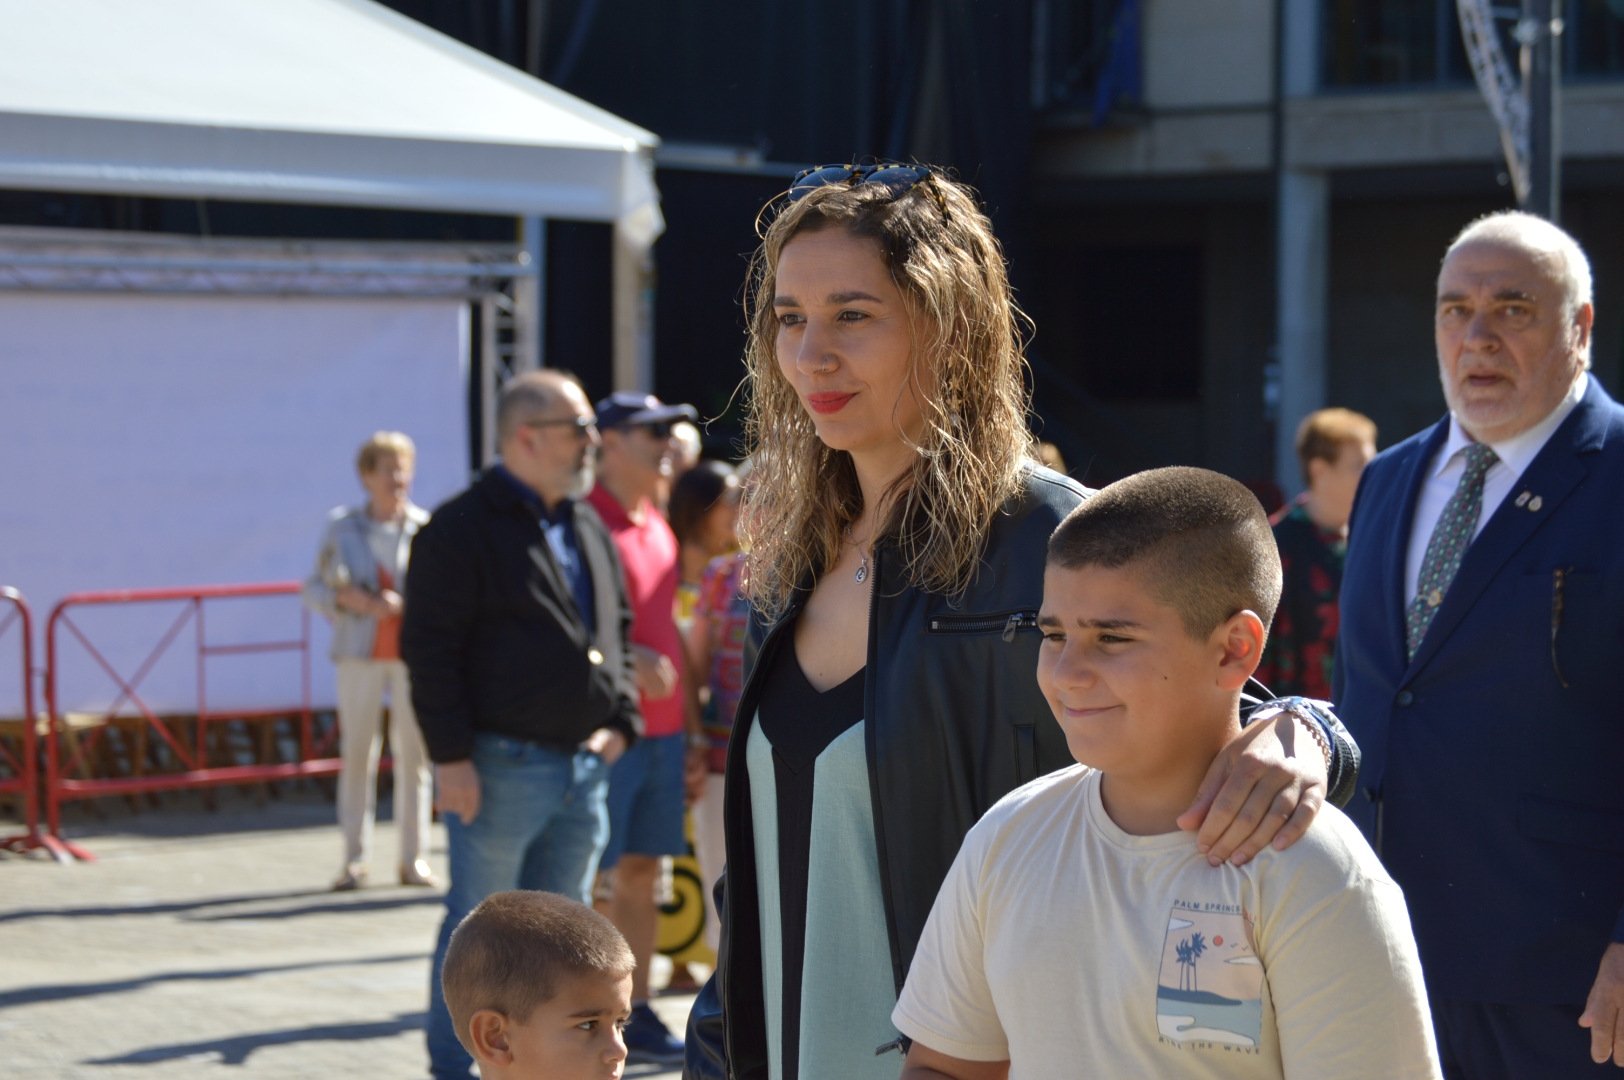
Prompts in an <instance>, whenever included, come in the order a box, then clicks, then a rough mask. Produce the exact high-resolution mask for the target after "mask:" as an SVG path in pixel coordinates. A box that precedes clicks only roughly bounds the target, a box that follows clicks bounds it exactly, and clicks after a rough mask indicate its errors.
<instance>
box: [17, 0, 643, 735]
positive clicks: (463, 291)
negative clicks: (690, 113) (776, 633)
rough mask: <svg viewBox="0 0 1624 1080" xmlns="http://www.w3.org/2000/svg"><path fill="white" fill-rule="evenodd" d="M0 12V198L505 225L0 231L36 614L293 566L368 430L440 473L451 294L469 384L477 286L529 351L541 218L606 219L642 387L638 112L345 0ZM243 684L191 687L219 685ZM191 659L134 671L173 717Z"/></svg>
mask: <svg viewBox="0 0 1624 1080" xmlns="http://www.w3.org/2000/svg"><path fill="white" fill-rule="evenodd" d="M0 27H3V28H4V29H3V30H0V188H14V189H23V190H33V191H40V190H48V191H64V192H83V193H93V194H110V195H145V196H155V197H166V198H193V199H224V200H245V201H257V202H276V203H307V204H316V205H348V206H365V207H383V208H398V209H418V210H439V211H455V212H470V213H486V214H503V215H514V216H516V217H519V218H521V219H523V222H524V226H523V228H522V230H521V233H522V238H521V242H520V244H519V245H518V246H517V247H516V248H515V247H512V246H502V245H471V244H463V245H438V246H435V245H422V244H416V245H400V244H362V243H344V244H320V243H299V242H247V241H232V240H225V239H220V238H213V239H209V238H184V237H158V236H154V235H153V234H128V233H126V234H109V233H90V232H87V231H83V230H69V229H51V230H42V229H9V230H7V229H0V385H4V386H6V387H7V390H6V392H4V393H0V405H3V406H4V408H5V409H7V410H8V411H9V413H10V415H11V416H12V417H13V420H12V421H9V422H8V423H7V424H5V425H0V451H3V453H0V460H4V461H7V462H9V463H10V465H9V467H8V468H6V469H0V583H4V584H9V585H16V586H18V587H20V588H22V590H23V591H24V593H25V594H26V595H28V597H29V599H30V600H31V601H32V602H33V604H34V605H35V608H36V615H37V618H38V621H39V622H41V623H43V621H44V617H45V614H46V611H47V610H48V609H49V607H50V606H51V605H52V604H54V603H55V602H56V600H57V599H59V598H60V597H61V596H62V595H63V594H64V593H66V592H70V591H78V590H85V589H107V588H141V587H149V586H158V587H161V586H176V585H194V584H201V583H207V582H242V581H252V580H266V579H270V578H289V577H298V576H302V575H303V574H304V573H305V572H306V571H307V569H308V564H309V562H310V560H311V559H312V558H313V557H314V544H315V540H316V536H317V534H318V532H319V528H320V525H321V518H322V514H323V512H324V511H326V510H327V509H328V508H329V507H331V506H332V505H333V504H334V503H335V502H338V501H341V500H350V501H353V500H354V498H355V497H356V496H357V495H358V494H359V491H358V489H357V488H356V486H355V481H354V474H353V465H352V456H351V455H352V454H353V448H354V447H355V446H356V445H358V444H359V442H360V441H361V439H362V438H364V437H365V436H366V435H367V434H370V433H371V432H372V431H374V430H377V429H378V428H397V429H404V430H407V431H408V433H409V434H411V435H413V436H414V438H416V439H417V442H418V455H419V461H418V477H419V483H418V492H417V494H418V495H419V498H420V501H422V502H424V503H426V504H427V505H430V506H432V505H434V503H435V502H437V501H438V500H439V499H441V498H443V497H445V496H446V495H448V494H450V493H451V492H452V491H454V490H455V489H456V488H457V487H458V486H459V485H460V484H461V483H462V482H463V479H464V477H465V475H466V472H465V469H466V463H467V460H468V439H467V435H468V426H467V416H468V414H467V410H466V407H465V400H464V398H463V395H462V394H461V393H460V392H459V388H460V387H461V386H465V385H466V382H465V381H464V380H466V377H467V370H468V364H469V362H470V360H471V357H470V356H469V353H468V345H469V341H468V316H467V301H468V299H469V298H481V297H483V298H484V305H485V306H484V309H483V310H484V312H485V316H486V317H485V318H484V319H483V320H482V321H483V325H484V331H485V334H484V338H485V340H484V341H483V342H482V343H481V344H480V347H479V348H478V349H477V350H476V351H477V353H482V354H483V359H484V361H485V363H484V364H483V368H484V372H485V375H486V379H487V381H486V384H485V385H486V388H487V390H489V389H493V388H494V387H493V384H494V381H495V378H496V374H497V365H496V364H495V363H493V361H494V360H495V359H496V354H497V352H498V351H499V346H498V343H497V342H496V337H495V325H496V323H497V321H498V320H497V319H496V318H495V317H494V316H495V315H496V314H497V309H498V307H500V308H502V309H503V310H504V311H507V312H510V313H511V317H512V319H513V328H514V337H515V339H516V340H515V342H514V343H513V354H512V357H511V360H510V363H509V365H507V366H510V367H511V368H513V369H523V368H529V367H532V366H535V365H536V364H537V363H540V362H541V361H542V355H541V341H542V335H541V333H540V326H541V323H542V320H543V318H544V311H543V303H542V298H543V297H544V295H545V290H544V289H543V288H542V281H541V275H542V273H543V272H544V266H545V263H544V260H543V258H542V256H543V254H544V247H543V238H544V235H545V234H544V229H545V221H546V219H547V218H565V219H575V220H594V221H604V222H612V223H613V224H614V225H615V230H614V235H615V303H614V309H615V310H614V318H615V326H614V358H615V359H614V381H615V384H616V385H617V386H621V387H632V386H647V385H649V383H650V382H651V381H652V370H653V368H652V334H651V330H650V327H649V325H648V320H649V317H650V316H649V307H650V305H648V303H647V293H646V284H647V281H648V280H649V274H650V273H651V260H650V249H651V245H652V243H653V241H654V239H655V237H656V236H657V235H658V234H659V232H660V231H661V230H662V228H663V221H662V220H661V217H660V210H659V195H658V192H657V190H656V188H655V186H654V182H653V173H652V153H653V149H654V147H655V145H656V143H657V140H656V139H655V138H654V136H653V135H651V134H650V133H648V132H647V131H644V130H642V129H641V128H638V127H636V126H634V125H632V124H629V123H626V122H625V121H623V120H620V119H618V118H616V117H614V116H612V115H610V114H608V113H606V112H604V111H603V110H601V109H598V108H596V107H594V106H592V105H589V104H587V103H585V102H583V101H580V100H578V99H576V98H573V97H571V96H570V95H568V94H565V93H563V92H562V91H559V90H557V89H556V88H554V87H551V86H548V85H546V84H545V83H542V82H540V81H538V80H536V79H533V78H531V77H529V76H527V75H525V74H523V73H522V72H519V71H516V70H514V69H512V68H509V67H507V66H506V65H503V64H501V63H499V62H497V61H495V60H493V59H491V58H489V57H487V56H485V55H484V54H482V53H480V52H478V51H476V50H473V49H470V48H467V47H465V46H463V45H461V44H459V43H458V42H456V41H454V40H452V39H450V38H448V37H445V36H444V35H441V34H439V33H437V32H435V31H433V30H430V29H428V28H426V27H424V26H421V25H419V24H417V23H415V22H413V21H411V20H410V19H407V18H405V17H403V16H400V15H398V14H396V13H395V12H392V11H390V10H389V9H387V8H384V7H382V6H380V5H378V4H375V3H371V2H370V0H144V2H142V3H139V4H135V3H129V2H127V0H50V2H49V3H43V4H42V3H38V2H35V0H0ZM499 287H506V288H508V289H509V290H510V291H511V294H512V296H511V303H510V302H509V299H508V298H507V297H506V296H502V295H498V294H497V292H496V290H497V289H498V288H499ZM110 294H117V295H110ZM503 317H504V318H506V317H507V316H506V315H504V316H503ZM484 397H485V400H486V402H487V403H488V402H489V401H490V399H491V397H492V395H491V394H490V393H486V394H485V395H484ZM487 426H488V425H487ZM114 621H115V622H117V625H112V624H109V625H108V626H107V627H105V628H104V629H105V631H106V633H107V634H108V635H109V636H108V637H107V638H106V639H105V640H104V639H101V638H98V640H97V644H98V647H101V648H102V649H103V651H104V654H105V655H106V656H107V658H108V659H109V660H110V661H111V662H112V663H113V664H114V665H115V666H116V667H118V668H119V669H120V670H122V671H124V672H125V673H128V672H129V671H131V670H132V669H133V668H135V667H137V666H138V665H139V663H140V661H141V658H142V657H144V656H145V655H146V654H147V652H148V650H149V649H150V648H151V646H152V642H153V640H154V637H153V634H152V632H151V630H152V627H151V626H148V625H146V622H145V621H144V620H143V619H140V618H136V617H135V616H134V615H133V614H132V615H131V617H130V619H128V620H124V621H122V622H120V621H118V620H114ZM259 629H261V628H259V627H258V616H255V615H254V614H253V613H252V612H248V613H245V614H242V615H241V616H240V617H236V618H225V619H224V621H218V620H217V621H214V622H211V623H210V634H211V636H212V635H214V634H215V633H221V634H223V635H225V637H226V638H228V639H229V638H238V639H241V640H250V639H253V638H256V637H258V636H263V635H262V634H260V633H259ZM9 647H10V646H9V645H8V646H7V650H6V651H5V652H4V655H0V716H3V715H7V714H10V713H12V712H13V710H12V708H11V705H12V701H13V699H14V698H15V696H16V694H15V689H16V688H15V685H14V684H15V682H16V676H15V674H14V670H13V664H12V663H11V661H10V659H9V656H10V652H9ZM36 655H37V656H39V655H43V653H36ZM182 659H183V658H180V659H177V660H176V663H181V660H182ZM74 662H75V663H77V664H78V665H79V667H80V668H81V669H84V670H88V669H85V668H84V665H85V663H86V661H85V660H84V658H83V657H80V658H79V659H78V660H77V661H74ZM327 671H328V667H327V665H326V664H325V663H320V662H318V664H317V665H316V676H317V686H316V695H317V698H318V704H320V703H322V699H327V700H330V697H329V691H328V687H329V686H330V682H329V681H328V678H327V677H326V674H327ZM262 677H263V672H260V673H251V672H248V671H246V670H245V671H243V672H241V673H240V674H239V673H234V672H232V671H230V670H222V671H220V672H218V673H216V675H211V680H212V679H215V678H219V679H221V680H223V683H222V684H221V685H220V686H219V693H220V695H221V700H222V702H231V703H238V704H244V705H246V704H251V703H253V702H255V701H259V700H260V699H262V698H263V697H264V696H265V694H266V693H268V691H266V690H265V689H264V687H263V686H262V685H261V680H262ZM190 678H191V676H188V675H187V674H186V669H185V665H184V663H181V667H180V668H176V669H174V670H169V669H167V668H165V667H164V666H162V665H160V667H159V668H157V669H154V671H153V672H152V674H151V677H150V678H149V681H148V688H149V689H150V690H151V692H152V694H153V695H154V697H152V698H149V699H148V700H149V703H151V704H154V706H155V707H159V708H164V707H170V708H174V709H179V710H183V711H184V710H185V709H186V707H187V704H188V703H189V701H190V700H191V697H192V692H191V690H190V689H189V687H190V682H189V679H190ZM65 692H67V693H68V694H69V698H70V700H66V701H64V702H63V706H64V708H99V707H104V706H105V705H106V704H107V703H109V701H110V699H111V697H112V696H114V695H113V694H112V690H111V688H105V687H101V688H98V687H97V686H95V685H94V684H93V681H92V680H76V686H75V688H74V689H73V690H72V691H71V692H69V691H65ZM215 693H216V691H215V689H214V683H213V682H211V689H210V694H211V700H212V698H213V695H214V694H215ZM277 704H282V702H277Z"/></svg>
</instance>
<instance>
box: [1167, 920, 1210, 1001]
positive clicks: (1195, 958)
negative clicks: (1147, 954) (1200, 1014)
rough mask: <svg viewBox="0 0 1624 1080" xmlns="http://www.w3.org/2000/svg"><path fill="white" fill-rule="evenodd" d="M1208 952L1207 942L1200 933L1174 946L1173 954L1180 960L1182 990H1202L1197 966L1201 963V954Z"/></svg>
mask: <svg viewBox="0 0 1624 1080" xmlns="http://www.w3.org/2000/svg"><path fill="white" fill-rule="evenodd" d="M1206 951H1207V942H1206V940H1205V939H1204V938H1203V937H1202V936H1201V935H1200V934H1199V933H1196V934H1191V935H1190V936H1189V937H1187V938H1185V939H1184V940H1183V941H1181V942H1179V943H1178V944H1177V945H1175V946H1173V952H1174V955H1175V956H1177V958H1178V963H1179V968H1180V971H1179V989H1180V990H1199V989H1201V984H1200V982H1199V981H1198V980H1197V978H1196V965H1197V964H1198V963H1199V962H1200V961H1201V954H1202V953H1204V952H1206Z"/></svg>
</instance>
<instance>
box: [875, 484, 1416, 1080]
mask: <svg viewBox="0 0 1624 1080" xmlns="http://www.w3.org/2000/svg"><path fill="white" fill-rule="evenodd" d="M1279 596H1280V560H1279V556H1278V554H1277V553H1276V550H1275V546H1274V540H1273V537H1272V536H1271V534H1270V531H1269V523H1268V520H1267V518H1265V516H1264V514H1263V508H1262V507H1261V506H1260V505H1259V504H1258V501H1257V499H1256V498H1255V497H1254V496H1253V495H1252V494H1251V492H1249V491H1247V489H1246V488H1245V487H1243V486H1242V485H1240V484H1239V483H1236V482H1235V481H1233V480H1230V479H1228V478H1226V477H1223V476H1220V475H1218V474H1217V473H1212V472H1207V471H1206V470H1202V469H1184V468H1179V469H1158V470H1155V471H1153V472H1148V473H1140V474H1138V475H1136V476H1132V477H1129V478H1128V479H1126V480H1123V481H1120V482H1119V483H1116V484H1112V485H1111V486H1110V487H1107V488H1106V489H1104V490H1103V491H1101V492H1100V493H1099V494H1097V495H1095V496H1094V497H1093V498H1091V499H1088V500H1087V501H1085V502H1084V503H1083V504H1082V505H1081V506H1079V507H1077V509H1076V510H1074V511H1073V512H1072V513H1071V514H1070V516H1068V517H1067V518H1066V520H1065V521H1063V522H1062V523H1061V525H1060V527H1059V528H1058V529H1057V530H1056V531H1055V534H1054V536H1053V538H1052V539H1051V540H1050V542H1049V557H1048V566H1047V569H1046V571H1045V575H1044V589H1043V607H1042V610H1041V612H1040V614H1039V625H1040V628H1041V629H1042V631H1043V634H1044V641H1043V645H1042V647H1041V652H1040V655H1039V660H1038V682H1039V684H1040V686H1041V687H1042V689H1043V694H1044V696H1045V698H1047V699H1048V702H1049V705H1050V707H1051V708H1052V709H1053V710H1054V714H1055V718H1056V719H1057V720H1058V721H1059V722H1060V726H1061V727H1062V729H1063V730H1064V731H1065V734H1066V741H1067V744H1068V745H1069V747H1070V748H1071V752H1072V754H1073V756H1074V757H1076V758H1077V760H1078V762H1080V764H1078V765H1076V766H1074V767H1072V768H1069V769H1064V770H1061V771H1060V772H1057V773H1053V774H1050V775H1049V776H1046V777H1042V778H1040V779H1038V780H1036V781H1034V782H1032V783H1030V784H1027V785H1026V786H1024V787H1022V788H1020V789H1018V790H1016V791H1014V792H1012V793H1011V794H1010V795H1008V796H1007V797H1005V798H1004V799H1003V800H1002V801H1000V802H999V803H998V804H997V805H996V806H994V807H993V808H992V809H991V810H990V811H988V813H987V814H986V816H985V817H983V818H982V820H981V821H980V822H979V823H978V824H977V825H976V826H975V827H974V828H973V829H972V830H971V831H970V833H969V836H968V837H966V839H965V842H964V846H963V847H962V848H961V850H960V851H959V855H958V859H957V861H956V862H955V863H954V865H953V869H952V870H951V871H950V872H949V874H948V877H947V880H946V882H945V883H944V884H943V886H942V891H941V893H940V894H939V895H938V897H937V899H936V905H935V907H934V909H933V910H932V912H931V915H930V919H929V922H928V923H927V924H926V927H925V931H924V935H923V937H922V938H921V940H920V943H919V948H918V951H917V952H916V953H915V955H914V960H913V966H912V968H911V969H910V971H909V973H908V981H907V985H906V986H905V987H904V989H903V992H902V996H901V999H900V1000H899V1001H898V1003H897V1007H896V1011H895V1013H894V1014H893V1017H892V1020H893V1022H894V1023H895V1024H896V1026H897V1029H898V1030H900V1031H901V1032H902V1033H903V1034H905V1035H906V1036H908V1037H909V1038H911V1039H912V1040H913V1047H912V1049H911V1050H910V1052H909V1054H908V1061H907V1066H906V1071H905V1072H904V1074H903V1076H904V1078H905V1080H927V1078H934V1077H950V1078H954V1080H991V1078H1003V1077H1012V1078H1017V1080H1027V1078H1044V1080H1047V1078H1050V1077H1056V1076H1077V1075H1087V1076H1090V1077H1100V1078H1116V1077H1123V1078H1128V1077H1133V1078H1138V1077H1145V1076H1156V1077H1183V1076H1191V1077H1196V1076H1199V1077H1290V1078H1297V1077H1313V1078H1315V1080H1336V1078H1343V1077H1346V1078H1350V1080H1351V1078H1354V1077H1358V1078H1369V1077H1382V1078H1384V1080H1394V1078H1412V1077H1414V1078H1428V1080H1431V1078H1436V1077H1438V1076H1439V1075H1440V1072H1439V1066H1438V1059H1437V1052H1436V1049H1435V1048H1434V1046H1433V1040H1432V1030H1431V1024H1430V1021H1429V1014H1428V1011H1427V1007H1426V992H1425V989H1424V987H1423V985H1422V979H1421V968H1420V962H1419V960H1418V959H1417V955H1416V948H1415V941H1414V939H1413V937H1412V935H1411V931H1410V923H1409V916H1408V913H1407V911H1406V909H1405V906H1404V897H1403V894H1402V893H1401V892H1400V891H1399V888H1398V886H1397V885H1395V884H1394V883H1393V881H1392V879H1391V878H1389V877H1388V876H1387V874H1386V873H1385V872H1384V871H1383V869H1382V866H1381V863H1380V862H1378V861H1377V859H1376V856H1375V854H1374V853H1373V852H1372V851H1371V850H1370V848H1369V846H1368V845H1367V844H1366V843H1365V842H1364V840H1363V838H1362V837H1361V836H1360V834H1359V832H1358V830H1357V829H1356V828H1355V827H1354V826H1353V825H1352V824H1351V823H1350V822H1349V821H1348V820H1347V819H1346V818H1345V817H1343V816H1342V814H1341V813H1339V812H1338V811H1337V810H1335V809H1333V808H1331V807H1326V808H1325V809H1323V810H1322V811H1321V812H1320V814H1319V816H1318V817H1317V818H1315V820H1314V824H1313V825H1312V826H1311V827H1310V828H1309V830H1308V833H1307V835H1306V836H1304V838H1303V839H1302V840H1301V841H1299V842H1298V843H1297V844H1295V845H1293V846H1291V847H1289V848H1287V849H1286V850H1284V851H1276V850H1273V849H1272V848H1270V849H1265V850H1264V851H1262V852H1260V853H1259V854H1258V855H1257V856H1256V858H1255V859H1253V860H1252V861H1250V862H1248V863H1247V864H1245V865H1243V866H1239V867H1237V866H1234V865H1231V864H1225V865H1222V866H1218V867H1213V866H1210V865H1208V862H1207V859H1206V857H1205V856H1204V855H1202V854H1201V853H1200V852H1199V851H1197V850H1196V844H1195V837H1194V836H1193V835H1192V834H1190V833H1185V832H1180V831H1179V829H1178V826H1177V824H1176V819H1177V818H1178V816H1179V815H1180V814H1181V813H1183V811H1184V810H1185V808H1187V807H1188V806H1189V805H1190V802H1191V801H1192V799H1193V798H1194V796H1195V792H1196V789H1197V787H1198V786H1199V785H1200V783H1201V779H1202V777H1203V776H1204V775H1205V773H1206V771H1207V768H1208V766H1209V765H1210V764H1211V762H1212V760H1213V758H1214V757H1215V756H1216V755H1217V753H1218V751H1219V750H1220V749H1222V748H1223V747H1224V745H1225V744H1226V743H1228V742H1229V741H1230V740H1231V739H1233V738H1234V737H1235V736H1236V735H1237V734H1239V732H1240V695H1241V689H1242V687H1243V686H1244V685H1245V684H1246V681H1247V678H1248V677H1249V676H1250V675H1251V673H1252V670H1253V669H1254V668H1255V667H1256V666H1257V663H1258V658H1259V656H1260V655H1261V652H1262V649H1263V643H1264V639H1265V636H1266V634H1267V626H1268V621H1269V619H1270V618H1271V617H1272V615H1273V614H1274V608H1275V604H1276V603H1277V601H1278V599H1279ZM1298 752H1302V753H1319V752H1320V750H1319V748H1317V747H1316V746H1314V745H1312V744H1309V745H1305V746H1303V747H1301V748H1298Z"/></svg>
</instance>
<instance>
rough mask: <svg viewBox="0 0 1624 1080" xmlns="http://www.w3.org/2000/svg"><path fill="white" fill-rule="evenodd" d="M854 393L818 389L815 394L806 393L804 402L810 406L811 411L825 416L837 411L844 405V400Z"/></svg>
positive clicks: (850, 397)
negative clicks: (838, 392)
mask: <svg viewBox="0 0 1624 1080" xmlns="http://www.w3.org/2000/svg"><path fill="white" fill-rule="evenodd" d="M856 396H857V395H856V394H837V393H834V392H833V391H820V392H819V393H816V394H808V395H806V403H807V404H808V405H810V406H812V411H813V412H815V413H822V414H823V415H825V416H828V415H830V414H831V413H837V412H839V411H840V410H841V409H844V408H845V407H846V402H848V401H850V400H851V399H852V398H854V397H856Z"/></svg>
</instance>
